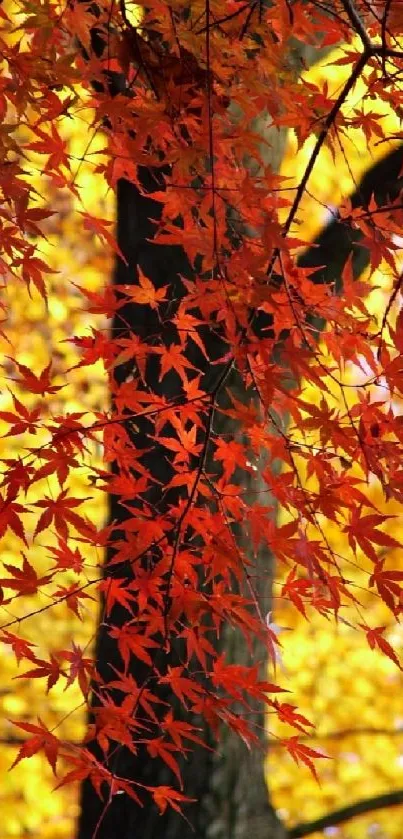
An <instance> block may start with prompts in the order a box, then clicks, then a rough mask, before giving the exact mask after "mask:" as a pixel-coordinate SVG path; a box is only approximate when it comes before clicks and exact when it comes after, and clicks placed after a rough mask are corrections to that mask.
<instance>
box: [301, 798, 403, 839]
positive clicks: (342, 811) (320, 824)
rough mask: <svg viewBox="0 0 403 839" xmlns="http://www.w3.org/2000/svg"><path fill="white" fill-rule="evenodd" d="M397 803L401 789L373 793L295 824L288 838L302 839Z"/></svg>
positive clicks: (399, 802)
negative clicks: (368, 796)
mask: <svg viewBox="0 0 403 839" xmlns="http://www.w3.org/2000/svg"><path fill="white" fill-rule="evenodd" d="M399 804H403V789H397V790H394V791H393V792H385V793H382V794H381V795H374V796H372V797H371V798H362V799H360V800H359V801H355V802H354V803H353V804H349V805H347V807H340V808H339V809H338V810H333V812H331V813H327V814H326V815H325V816H321V817H320V818H319V819H313V820H312V821H310V822H302V823H301V824H296V825H295V826H294V827H292V828H291V829H290V830H289V831H288V839H302V837H304V836H310V835H311V834H312V833H317V832H318V831H319V830H326V828H329V827H335V826H336V825H338V824H343V823H344V822H347V821H349V820H350V819H354V818H355V817H356V816H364V815H365V814H366V813H373V812H375V811H376V810H384V809H386V808H387V807H396V806H398V805H399Z"/></svg>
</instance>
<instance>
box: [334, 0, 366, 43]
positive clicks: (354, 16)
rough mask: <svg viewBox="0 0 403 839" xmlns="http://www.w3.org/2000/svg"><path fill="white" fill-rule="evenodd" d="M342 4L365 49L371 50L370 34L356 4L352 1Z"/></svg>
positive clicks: (345, 0)
mask: <svg viewBox="0 0 403 839" xmlns="http://www.w3.org/2000/svg"><path fill="white" fill-rule="evenodd" d="M341 4H342V6H343V9H344V11H345V13H346V15H347V17H348V18H349V20H350V22H351V24H352V26H353V29H354V31H355V32H356V33H357V35H359V37H360V38H361V41H362V43H363V46H364V47H365V49H370V48H371V46H372V44H371V40H370V38H369V35H368V32H367V30H366V29H365V26H364V24H363V22H362V20H361V18H360V16H359V14H358V12H357V10H356V8H355V6H354V3H353V2H352V0H341Z"/></svg>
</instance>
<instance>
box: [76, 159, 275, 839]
mask: <svg viewBox="0 0 403 839" xmlns="http://www.w3.org/2000/svg"><path fill="white" fill-rule="evenodd" d="M142 185H143V188H144V189H145V190H146V191H147V192H148V193H151V192H152V191H153V190H156V189H161V185H162V184H161V177H160V175H159V173H155V172H154V173H151V172H148V171H147V170H144V171H143V172H142ZM159 213H160V204H159V203H158V202H155V201H154V200H153V199H152V197H148V196H147V195H141V194H140V192H139V191H138V190H137V188H136V187H135V186H133V185H132V184H130V183H129V182H127V181H123V180H122V181H121V182H120V183H119V186H118V199H117V219H118V223H117V227H118V235H117V238H118V244H119V247H120V249H121V251H122V253H123V254H124V255H125V257H126V260H127V265H125V264H124V262H123V261H122V260H120V259H119V260H117V265H116V271H115V282H116V283H117V284H118V285H128V284H131V283H134V282H135V281H136V278H137V275H138V269H139V268H140V269H141V271H143V272H144V274H145V275H146V276H147V277H149V278H150V279H151V281H152V283H153V284H154V286H155V287H158V286H163V285H164V286H166V285H167V284H169V289H170V294H169V298H170V301H171V302H170V304H169V305H170V306H171V309H170V315H171V316H172V301H178V300H179V299H180V297H181V296H182V295H183V293H184V289H183V283H182V280H181V277H186V276H188V277H189V276H190V275H191V271H190V266H189V264H188V261H187V259H186V256H185V254H184V253H183V251H182V250H181V248H179V247H174V246H169V247H164V246H157V245H153V243H152V241H150V240H152V238H153V235H154V230H155V227H154V225H153V223H152V221H153V220H155V219H158V217H159ZM162 320H163V318H162ZM162 328H163V329H164V330H165V334H164V335H163V340H164V343H166V344H170V343H172V341H173V340H174V337H175V336H174V330H173V326H172V324H171V323H170V320H168V319H167V324H166V325H165V326H164V327H162V326H161V322H160V321H159V320H157V317H156V316H155V314H154V313H153V312H152V310H151V309H150V307H144V306H138V305H133V304H131V305H125V306H124V307H123V309H122V310H120V312H119V314H118V315H117V316H116V317H115V320H114V323H113V334H114V336H115V337H117V336H119V335H125V334H127V332H128V329H129V330H130V333H131V334H133V335H137V336H139V337H141V339H142V340H147V338H148V337H149V336H153V335H155V333H156V331H158V330H159V331H161V329H162ZM206 345H207V347H208V352H209V355H210V358H212V359H213V358H219V357H220V356H221V355H222V353H223V344H222V341H220V338H219V337H218V336H217V334H216V332H214V333H211V334H210V335H207V336H206ZM200 356H201V354H200ZM192 361H193V363H196V361H197V366H198V367H199V368H201V366H202V364H203V357H202V356H201V357H199V356H198V357H197V360H195V359H192ZM204 365H205V370H204V380H203V381H202V384H201V387H203V388H204V389H206V390H208V389H211V381H212V380H214V381H216V379H217V376H218V375H219V372H220V371H219V370H218V369H217V366H215V367H214V368H211V367H210V366H209V365H206V361H205V359H204ZM132 373H133V364H132V363H131V362H130V363H126V364H124V365H121V366H120V367H119V368H117V370H116V378H117V380H118V382H121V383H122V382H124V381H126V380H128V378H129V377H130V376H131V374H132ZM146 376H147V384H148V387H149V389H152V392H154V393H157V394H159V395H162V396H164V397H166V398H167V399H173V398H175V397H176V396H178V394H179V389H178V388H180V382H179V381H178V377H177V376H176V375H175V374H172V375H170V376H165V377H164V378H163V381H162V382H161V383H160V382H158V370H156V369H155V368H153V367H152V365H151V364H150V365H148V367H147V373H146ZM148 424H149V421H148V420H145V419H143V420H138V419H137V418H136V428H135V430H133V428H132V427H131V426H130V423H129V422H128V423H127V430H128V433H129V434H130V436H131V438H132V440H133V441H134V443H135V445H136V447H137V448H138V449H142V448H145V447H146V444H147V442H148V445H149V440H148V441H147V431H149V428H148ZM166 454H167V453H166V449H164V453H163V454H162V447H159V446H158V443H156V444H155V445H154V447H153V449H152V451H150V452H149V453H148V455H147V456H146V464H147V468H148V469H149V471H150V473H151V474H152V476H153V477H154V478H155V479H156V480H158V481H159V486H160V488H159V489H158V488H155V489H153V491H152V493H151V495H152V496H153V497H151V495H150V497H149V498H148V501H149V503H150V504H152V505H153V507H154V508H155V509H156V511H158V514H159V515H161V514H164V512H165V511H166V510H167V509H168V508H169V506H171V505H172V504H175V502H177V501H178V500H179V492H178V490H175V491H174V492H173V491H172V490H171V491H170V492H169V493H166V492H165V489H164V488H165V486H166V484H167V483H168V481H169V479H170V477H171V475H172V466H171V465H170V463H169V462H168V460H167V457H166ZM142 462H143V463H144V462H145V461H144V458H143V461H142ZM133 504H134V506H133V507H132V510H133V511H135V502H133ZM128 515H129V514H128V512H127V510H125V509H124V508H123V507H122V506H121V505H120V504H119V503H118V502H117V501H116V499H115V497H114V496H112V498H111V501H110V519H111V521H114V522H121V521H122V520H124V519H126V518H127V517H128ZM115 536H118V534H115ZM108 558H110V556H109V557H108ZM263 566H265V567H264V573H263V574H262V581H263V584H262V586H261V591H262V593H263V590H264V608H265V610H266V611H267V609H268V600H267V598H268V593H269V577H270V574H271V569H270V560H269V558H268V557H266V558H265V561H264V563H263ZM131 573H132V572H131V567H130V564H129V563H128V564H127V568H125V567H124V566H122V565H120V566H119V576H120V577H122V576H124V575H126V574H127V575H128V576H129V577H130V574H131ZM258 576H259V572H258ZM126 620H127V612H126V611H124V610H123V609H120V608H119V607H114V610H113V612H112V615H111V621H110V623H111V624H112V625H113V626H119V625H122V624H123V622H124V621H126ZM222 643H223V644H224V645H225V648H226V652H227V653H228V651H229V649H230V648H231V654H230V660H233V661H236V662H238V663H242V662H243V663H247V661H246V659H247V657H248V656H247V653H246V652H245V642H244V641H243V640H242V638H241V637H240V636H239V634H238V633H235V632H231V631H230V630H228V631H227V632H226V634H225V638H224V641H223V642H222ZM181 651H182V646H181V642H180V641H175V642H174V643H173V644H172V647H171V651H170V654H169V658H168V656H167V654H166V653H165V652H163V651H162V650H158V651H157V653H156V655H155V657H154V662H153V663H154V665H155V666H156V667H157V669H159V670H160V671H161V670H165V669H166V667H167V665H168V664H170V665H171V666H176V665H177V664H179V663H180V661H181ZM255 652H256V660H257V661H261V662H262V667H263V670H264V669H265V661H266V655H265V650H264V648H263V644H258V643H257V649H256V651H255ZM249 660H250V657H249ZM96 663H97V669H98V672H99V674H100V676H101V678H102V681H103V683H104V685H105V686H106V687H107V686H108V684H109V683H110V682H111V681H112V680H114V679H116V670H118V671H121V670H122V663H121V657H120V655H119V652H118V650H117V646H116V642H115V641H114V640H113V639H112V638H111V636H110V634H109V633H108V626H106V625H105V623H104V621H103V620H101V623H100V627H99V631H98V638H97V648H96ZM147 669H148V668H147V666H146V665H143V664H142V663H141V662H139V661H138V660H135V661H134V663H133V664H131V672H132V674H133V676H134V678H135V679H136V682H137V684H138V685H141V684H142V683H143V681H144V680H145V679H146V678H147ZM153 691H154V693H155V691H156V688H154V686H153ZM158 691H159V692H158V695H159V696H160V698H161V699H163V700H164V701H165V702H168V703H169V705H170V706H171V707H173V708H174V709H175V715H177V716H179V715H180V714H181V713H182V715H183V711H182V710H181V708H180V707H179V703H178V700H177V699H176V697H175V696H174V695H173V694H172V693H171V692H170V691H169V690H167V689H165V690H164V691H163V690H162V689H161V686H159V688H158ZM108 694H109V696H110V697H112V698H113V700H114V702H115V703H116V704H117V705H119V704H120V703H121V701H122V695H121V694H120V692H119V691H117V690H116V689H114V688H113V689H108ZM96 705H97V699H96V697H95V695H94V698H93V706H94V707H95V706H96ZM186 719H187V721H189V722H194V724H195V725H198V726H202V725H203V723H202V722H201V721H200V719H196V720H194V721H193V720H189V718H188V717H186ZM203 729H204V730H203V737H204V739H205V741H206V742H208V743H210V744H211V746H212V747H213V748H212V749H211V750H208V749H206V748H203V747H201V746H198V745H197V744H195V743H192V744H191V749H190V750H189V753H188V755H187V759H186V760H181V761H179V763H180V766H181V772H182V777H183V785H184V792H185V794H186V795H187V796H189V797H190V798H194V799H197V801H196V802H195V803H193V804H190V805H187V806H186V809H185V815H186V819H187V820H188V821H186V820H185V819H184V818H183V817H182V816H181V815H179V814H178V813H176V812H175V811H174V810H173V809H172V808H168V809H167V810H166V811H165V813H164V814H163V815H159V813H158V810H157V808H156V807H155V806H154V805H152V804H151V803H149V802H147V805H146V806H145V807H143V808H141V807H139V806H138V805H136V803H135V802H134V801H133V800H132V799H130V798H129V797H128V796H126V795H123V796H115V797H112V799H111V801H110V803H109V804H108V806H107V807H106V808H105V802H103V801H102V800H101V799H100V798H99V797H98V795H97V794H96V793H95V791H94V789H93V787H92V785H91V783H90V782H88V781H86V782H84V784H83V788H82V800H81V816H80V821H79V828H78V839H92V837H93V836H94V834H95V835H96V837H97V839H115V837H116V839H118V837H119V839H129V837H130V839H134V837H137V836H138V837H141V839H155V837H158V836H161V837H164V839H179V837H180V839H194V837H197V839H246V837H247V836H249V834H250V832H251V831H252V834H253V836H254V837H255V839H283V836H284V833H283V829H282V827H281V825H280V823H279V821H278V819H277V818H276V816H275V813H274V811H273V809H272V807H271V805H270V803H269V798H268V792H267V787H266V782H265V777H264V760H265V756H266V750H265V745H264V740H265V735H264V718H263V714H261V715H260V719H259V730H260V733H261V740H262V744H261V749H256V748H255V749H253V750H252V751H250V752H249V751H248V749H247V748H246V746H245V744H244V743H243V742H242V741H241V740H240V738H239V737H238V736H237V735H235V734H233V733H232V732H228V731H225V732H223V735H222V739H221V741H220V743H219V744H218V746H217V744H213V742H212V738H211V733H210V732H209V731H207V729H206V727H205V726H203ZM89 747H90V748H91V749H92V750H93V752H94V754H95V755H96V756H97V758H98V759H99V760H100V761H101V762H104V761H105V757H104V755H103V754H102V753H101V752H100V750H99V747H98V746H97V745H96V744H95V743H92V744H90V746H89ZM107 765H108V768H109V769H111V770H112V771H113V772H114V773H116V774H117V775H119V776H120V777H125V778H130V779H135V780H136V781H138V782H140V783H143V784H146V785H149V786H158V785H171V784H172V780H173V775H172V772H171V771H170V770H169V769H168V768H167V767H166V766H165V764H164V763H163V762H162V760H161V759H155V760H153V759H151V758H150V757H149V755H148V754H147V752H146V751H145V749H143V748H141V747H140V748H139V751H138V753H137V754H136V755H133V754H132V753H131V752H130V751H129V750H128V749H126V748H124V747H119V748H117V749H116V748H115V749H113V752H112V754H111V756H110V757H109V758H108V760H107Z"/></svg>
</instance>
